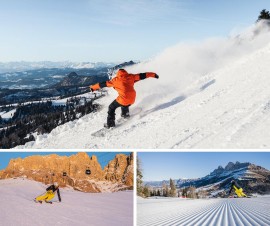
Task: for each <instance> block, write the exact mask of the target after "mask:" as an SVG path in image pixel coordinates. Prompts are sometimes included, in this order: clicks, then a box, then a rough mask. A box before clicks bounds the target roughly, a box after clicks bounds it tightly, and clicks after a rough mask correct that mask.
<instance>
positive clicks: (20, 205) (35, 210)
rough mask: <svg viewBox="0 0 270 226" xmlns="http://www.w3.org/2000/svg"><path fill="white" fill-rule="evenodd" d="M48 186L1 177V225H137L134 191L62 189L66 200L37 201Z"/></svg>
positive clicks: (62, 194)
mask: <svg viewBox="0 0 270 226" xmlns="http://www.w3.org/2000/svg"><path fill="white" fill-rule="evenodd" d="M45 188H46V186H45V185H43V184H41V183H38V182H35V181H30V180H27V179H25V180H23V179H6V180H0V200H1V202H0V210H1V211H0V225H5V226H11V225H16V226H20V225H23V226H27V225H42V226H43V225H65V226H73V225H74V226H75V225H76V226H77V225H80V226H81V225H85V226H88V225H133V192H132V191H125V192H116V193H82V192H78V191H74V190H73V189H60V192H61V197H62V202H61V203H59V202H58V200H57V199H56V200H55V201H56V202H53V204H46V203H43V204H39V203H35V202H34V201H33V199H34V198H35V197H36V196H38V195H40V194H42V193H44V191H45Z"/></svg>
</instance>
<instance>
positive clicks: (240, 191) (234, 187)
mask: <svg viewBox="0 0 270 226" xmlns="http://www.w3.org/2000/svg"><path fill="white" fill-rule="evenodd" d="M232 190H234V192H235V194H236V195H237V197H238V198H242V197H247V196H246V194H245V193H244V192H243V189H242V188H241V187H240V186H239V184H237V183H236V181H234V180H232V181H231V189H230V191H229V194H231V192H232Z"/></svg>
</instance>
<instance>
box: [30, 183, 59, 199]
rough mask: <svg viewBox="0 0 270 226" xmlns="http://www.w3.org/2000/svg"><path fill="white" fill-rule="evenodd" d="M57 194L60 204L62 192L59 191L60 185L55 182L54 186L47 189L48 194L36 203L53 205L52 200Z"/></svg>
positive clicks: (43, 195)
mask: <svg viewBox="0 0 270 226" xmlns="http://www.w3.org/2000/svg"><path fill="white" fill-rule="evenodd" d="M55 192H57V196H58V200H59V202H61V196H60V190H59V185H58V183H57V182H54V183H53V184H52V185H50V186H49V187H47V188H46V193H45V194H42V195H40V196H38V197H36V198H35V201H36V202H39V203H42V201H45V202H47V203H51V202H50V200H52V199H53V198H54V196H55Z"/></svg>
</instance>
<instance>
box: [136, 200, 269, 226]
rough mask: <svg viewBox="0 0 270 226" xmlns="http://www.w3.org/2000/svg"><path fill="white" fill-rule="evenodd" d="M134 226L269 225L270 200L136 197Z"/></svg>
mask: <svg viewBox="0 0 270 226" xmlns="http://www.w3.org/2000/svg"><path fill="white" fill-rule="evenodd" d="M137 225H138V226H150V225H156V226H157V225H193V226H195V225H197V226H226V225H230V226H268V225H270V197H260V198H245V199H236V198H235V199H206V200H183V199H179V198H172V199H142V198H138V204H137Z"/></svg>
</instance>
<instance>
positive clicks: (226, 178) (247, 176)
mask: <svg viewBox="0 0 270 226" xmlns="http://www.w3.org/2000/svg"><path fill="white" fill-rule="evenodd" d="M232 180H235V181H237V182H238V184H239V185H240V186H241V187H242V188H243V189H244V191H245V192H246V193H247V194H253V193H258V194H270V171H269V170H267V169H265V168H263V167H261V166H257V165H255V164H251V163H249V162H246V163H240V162H238V161H237V162H236V163H233V162H229V163H228V164H227V165H226V166H225V167H224V168H223V167H222V166H219V167H218V168H217V169H215V170H213V171H212V172H211V173H210V174H209V175H207V176H205V177H202V178H197V179H179V180H174V182H175V184H176V186H177V188H185V187H190V186H194V187H195V188H196V189H197V190H198V191H199V190H205V191H207V192H208V193H209V194H215V195H216V196H217V195H219V193H220V195H221V194H222V193H224V192H228V190H229V189H230V186H231V181H232ZM163 183H165V184H166V185H169V181H159V182H158V181H155V182H149V181H147V182H144V184H145V185H148V186H151V187H155V188H157V187H162V184H163Z"/></svg>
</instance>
